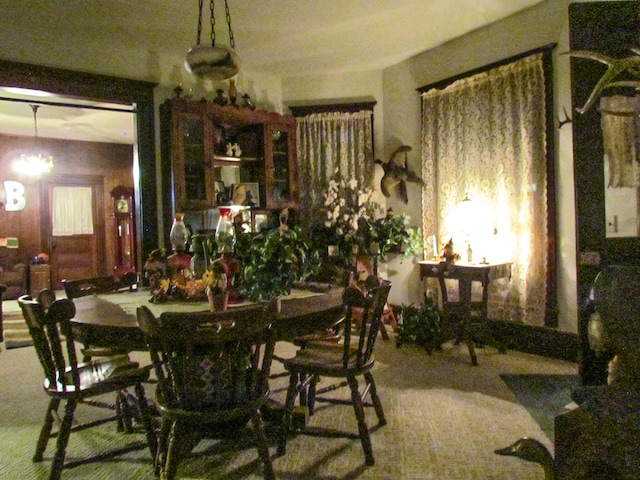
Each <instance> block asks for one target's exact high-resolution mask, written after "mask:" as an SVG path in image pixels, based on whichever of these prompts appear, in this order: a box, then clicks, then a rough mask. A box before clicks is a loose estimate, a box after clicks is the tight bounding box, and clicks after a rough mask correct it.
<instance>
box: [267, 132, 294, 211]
mask: <svg viewBox="0 0 640 480" xmlns="http://www.w3.org/2000/svg"><path fill="white" fill-rule="evenodd" d="M267 135H268V136H267V141H268V143H269V144H270V145H269V146H270V148H269V149H268V152H269V153H270V156H268V158H266V159H265V160H266V162H267V165H266V167H267V172H268V173H267V183H268V185H267V192H268V193H267V196H268V198H267V204H268V205H267V207H268V208H284V207H290V206H292V205H293V204H294V203H295V202H296V200H297V199H296V196H297V190H296V188H295V175H296V172H295V171H293V169H292V165H293V164H294V163H293V162H295V159H293V158H292V156H293V145H292V144H293V140H294V139H293V135H292V133H291V130H290V129H289V128H287V127H286V126H278V125H269V126H268V128H267Z"/></svg>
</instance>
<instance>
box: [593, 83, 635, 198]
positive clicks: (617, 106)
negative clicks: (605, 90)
mask: <svg viewBox="0 0 640 480" xmlns="http://www.w3.org/2000/svg"><path fill="white" fill-rule="evenodd" d="M639 111H640V97H639V96H635V97H625V96H622V95H614V96H611V97H602V98H601V99H600V115H601V119H600V123H601V125H602V141H603V145H604V153H605V155H606V156H607V159H608V161H609V181H608V183H607V187H612V188H620V187H640V152H638V143H639V142H640V135H639V132H640V118H639V117H638V112H639Z"/></svg>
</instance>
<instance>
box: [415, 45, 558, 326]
mask: <svg viewBox="0 0 640 480" xmlns="http://www.w3.org/2000/svg"><path fill="white" fill-rule="evenodd" d="M421 91H422V90H421ZM545 95H546V93H545V74H544V68H543V54H542V53H536V54H533V55H529V56H526V57H524V58H521V59H520V60H517V61H513V62H512V63H508V64H506V65H501V66H499V67H496V68H492V69H490V70H486V71H483V72H481V73H477V74H475V75H471V76H467V77H464V78H460V79H458V80H456V81H454V82H453V83H450V84H449V85H448V86H447V87H446V88H443V89H437V88H431V89H429V90H425V91H422V178H423V179H425V185H424V187H423V196H422V211H423V219H422V227H423V229H422V231H423V234H424V235H425V238H427V237H429V236H430V235H436V237H437V239H438V244H439V246H440V247H441V246H442V245H444V243H446V242H447V241H448V240H449V239H450V238H452V237H453V239H454V244H457V245H458V247H459V251H460V252H464V251H465V249H466V246H465V241H466V240H468V241H469V243H471V245H472V248H473V257H474V260H475V261H479V260H481V259H482V258H483V257H485V258H486V259H487V261H489V262H498V261H501V260H507V261H511V262H513V263H512V276H511V281H508V282H507V281H496V282H493V283H491V284H490V288H491V290H490V295H489V317H490V318H496V319H501V320H513V321H517V322H522V323H526V324H530V325H538V326H542V325H545V324H546V323H547V322H546V319H545V314H546V302H547V298H548V297H547V294H548V292H547V275H548V273H549V272H548V270H547V268H548V257H549V254H550V251H549V248H551V247H549V245H548V244H549V243H552V242H550V240H549V239H550V238H551V240H552V241H555V240H554V239H553V236H549V235H548V232H549V230H548V227H549V225H548V222H547V220H548V210H547V209H548V205H547V201H548V198H547V189H548V185H547V150H546V149H547V141H548V139H547V138H546V135H547V132H548V126H547V114H546V105H547V103H546V102H547V99H546V97H545ZM551 188H553V187H551ZM465 195H468V197H469V199H471V200H472V202H473V204H474V208H475V210H474V211H475V214H474V215H475V219H476V222H474V224H475V226H476V227H475V228H474V231H473V232H471V233H468V237H462V236H461V235H460V225H456V215H455V212H456V208H457V206H458V204H459V203H460V202H461V201H462V200H463V199H464V198H465Z"/></svg>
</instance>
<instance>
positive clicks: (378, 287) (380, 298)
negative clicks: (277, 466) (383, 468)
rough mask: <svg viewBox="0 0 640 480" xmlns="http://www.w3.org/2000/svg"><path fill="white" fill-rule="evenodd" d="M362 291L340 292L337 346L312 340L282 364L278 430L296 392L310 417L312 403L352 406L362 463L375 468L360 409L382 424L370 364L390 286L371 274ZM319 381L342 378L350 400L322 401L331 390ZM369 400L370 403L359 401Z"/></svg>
mask: <svg viewBox="0 0 640 480" xmlns="http://www.w3.org/2000/svg"><path fill="white" fill-rule="evenodd" d="M364 285H366V290H364V289H361V288H358V287H355V286H350V287H347V288H346V289H345V290H344V294H343V303H344V306H345V308H346V314H345V317H344V328H343V330H342V331H343V339H342V342H341V343H340V344H336V343H327V342H312V343H309V344H308V345H307V346H306V347H305V348H302V349H300V350H298V351H297V353H296V355H295V356H294V357H293V358H291V359H285V360H284V362H283V363H284V367H285V369H286V370H287V371H288V372H289V374H290V377H289V388H288V389H287V397H286V403H285V407H284V415H283V429H284V431H285V432H286V431H288V430H289V429H290V422H291V414H292V411H293V409H294V403H295V398H296V396H297V394H298V393H301V392H308V393H307V402H308V408H309V413H310V414H313V409H314V404H315V402H317V401H330V402H331V403H344V404H349V405H352V406H353V409H354V411H355V415H356V419H357V422H358V432H359V437H360V441H361V443H362V449H363V450H364V454H365V463H366V464H367V465H373V464H374V457H373V449H372V447H371V439H370V438H369V428H368V426H367V423H366V421H365V414H364V407H369V406H373V407H374V409H375V412H376V415H377V417H378V424H379V425H385V424H386V420H385V417H384V411H383V408H382V403H381V401H380V398H379V396H378V392H377V389H376V384H375V381H374V379H373V375H372V374H371V370H372V368H373V366H374V364H375V358H374V355H373V350H374V346H375V342H376V338H377V336H378V332H379V329H380V322H381V321H382V314H383V311H384V307H385V304H386V303H387V298H388V296H389V291H390V290H391V283H390V282H389V281H387V280H379V279H378V278H377V277H375V276H371V277H370V278H368V279H367V281H366V282H365V283H364ZM358 309H362V316H361V319H360V321H359V322H357V326H356V321H355V319H354V311H357V310H358ZM321 377H327V378H342V379H344V380H345V382H346V383H344V385H345V386H346V385H348V386H349V388H350V389H351V399H350V400H340V399H335V398H325V397H324V394H325V393H328V392H329V391H333V390H335V388H336V386H335V384H334V385H331V386H330V387H328V388H327V389H326V390H323V391H321V390H317V389H316V386H317V380H318V378H321ZM360 377H363V378H364V388H363V389H362V390H361V389H360V385H359V383H358V378H360ZM367 396H370V398H371V403H365V401H364V399H365V398H366V397H367ZM286 440H287V436H286V434H284V435H282V436H281V437H280V443H279V445H278V454H280V455H282V454H284V453H285V450H286Z"/></svg>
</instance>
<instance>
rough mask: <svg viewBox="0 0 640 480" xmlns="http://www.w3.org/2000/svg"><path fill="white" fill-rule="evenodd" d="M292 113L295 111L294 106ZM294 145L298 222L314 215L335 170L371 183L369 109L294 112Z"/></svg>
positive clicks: (316, 215) (313, 218)
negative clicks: (301, 190)
mask: <svg viewBox="0 0 640 480" xmlns="http://www.w3.org/2000/svg"><path fill="white" fill-rule="evenodd" d="M292 111H294V115H296V113H295V110H294V108H292ZM296 117H297V118H296V120H297V131H296V148H297V156H298V174H299V178H300V184H301V185H304V195H302V198H301V199H300V211H299V217H300V222H301V223H302V224H303V225H310V224H311V223H312V222H313V221H314V220H317V219H318V214H319V212H318V211H317V208H318V206H319V205H322V204H323V200H324V199H323V196H322V190H323V189H324V188H326V187H327V184H328V181H329V179H330V178H331V177H332V176H333V175H334V173H335V171H336V170H338V171H339V172H340V174H341V175H342V176H343V177H344V178H349V179H350V178H355V179H356V180H358V182H359V184H360V185H367V184H370V183H371V180H372V178H373V173H374V167H375V163H374V159H373V110H361V111H356V112H350V111H347V112H341V111H333V112H320V113H310V114H307V115H304V116H298V115H296Z"/></svg>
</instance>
